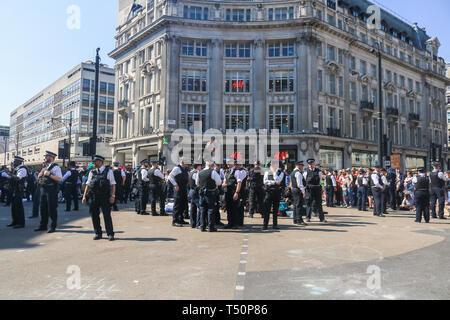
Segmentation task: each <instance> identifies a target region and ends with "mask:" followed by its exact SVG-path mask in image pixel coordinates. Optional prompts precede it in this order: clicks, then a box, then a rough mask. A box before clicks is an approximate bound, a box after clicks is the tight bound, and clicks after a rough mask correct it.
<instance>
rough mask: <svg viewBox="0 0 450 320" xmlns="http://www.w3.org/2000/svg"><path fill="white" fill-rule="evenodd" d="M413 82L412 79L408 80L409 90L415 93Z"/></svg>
mask: <svg viewBox="0 0 450 320" xmlns="http://www.w3.org/2000/svg"><path fill="white" fill-rule="evenodd" d="M413 89H414V88H413V81H412V80H411V79H408V90H409V91H413Z"/></svg>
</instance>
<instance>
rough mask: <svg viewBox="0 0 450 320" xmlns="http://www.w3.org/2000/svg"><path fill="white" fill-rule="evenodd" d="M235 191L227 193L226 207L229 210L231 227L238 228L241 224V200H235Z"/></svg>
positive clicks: (228, 218) (228, 215)
mask: <svg viewBox="0 0 450 320" xmlns="http://www.w3.org/2000/svg"><path fill="white" fill-rule="evenodd" d="M234 193H235V190H231V191H228V190H227V192H226V193H225V207H226V210H227V220H228V225H229V226H231V227H237V226H238V224H239V199H238V200H236V201H235V200H234V199H233V196H234Z"/></svg>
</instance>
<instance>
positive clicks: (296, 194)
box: [291, 168, 306, 224]
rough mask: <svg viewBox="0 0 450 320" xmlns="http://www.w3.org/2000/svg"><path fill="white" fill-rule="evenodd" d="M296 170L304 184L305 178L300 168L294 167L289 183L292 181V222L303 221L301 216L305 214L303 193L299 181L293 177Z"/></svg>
mask: <svg viewBox="0 0 450 320" xmlns="http://www.w3.org/2000/svg"><path fill="white" fill-rule="evenodd" d="M297 172H299V173H300V179H302V184H303V186H305V184H306V180H305V177H303V173H302V172H301V171H300V169H298V168H295V169H294V171H293V172H292V174H291V183H292V197H293V199H294V214H293V218H294V223H295V224H299V223H303V216H304V215H305V208H304V207H303V206H304V204H305V199H304V198H303V193H302V191H301V190H300V188H299V185H300V183H299V181H297V179H296V178H295V176H296V174H297Z"/></svg>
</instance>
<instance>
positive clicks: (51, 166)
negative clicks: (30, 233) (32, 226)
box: [35, 151, 62, 233]
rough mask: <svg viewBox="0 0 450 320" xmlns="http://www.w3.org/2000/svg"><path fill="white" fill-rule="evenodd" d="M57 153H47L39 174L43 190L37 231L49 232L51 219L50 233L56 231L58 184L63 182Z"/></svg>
mask: <svg viewBox="0 0 450 320" xmlns="http://www.w3.org/2000/svg"><path fill="white" fill-rule="evenodd" d="M56 156H57V155H56V153H53V152H50V151H47V152H46V154H45V165H44V167H43V168H42V170H41V172H40V173H39V176H38V178H39V186H40V188H41V201H40V202H41V203H40V205H41V222H40V226H39V228H38V229H36V230H35V231H37V232H38V231H47V227H48V221H49V217H50V219H51V221H52V222H51V225H50V229H49V230H48V233H53V232H55V231H56V225H57V221H58V189H59V186H58V183H59V182H60V181H62V173H61V168H60V167H59V166H58V165H57V164H56V163H55V159H56Z"/></svg>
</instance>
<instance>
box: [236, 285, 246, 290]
mask: <svg viewBox="0 0 450 320" xmlns="http://www.w3.org/2000/svg"><path fill="white" fill-rule="evenodd" d="M244 289H245V287H244V286H236V290H238V291H243V290H244Z"/></svg>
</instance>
